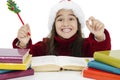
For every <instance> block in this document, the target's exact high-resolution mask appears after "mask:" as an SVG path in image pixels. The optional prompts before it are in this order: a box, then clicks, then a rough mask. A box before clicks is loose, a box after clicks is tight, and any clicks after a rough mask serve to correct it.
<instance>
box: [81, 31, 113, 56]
mask: <svg viewBox="0 0 120 80" xmlns="http://www.w3.org/2000/svg"><path fill="white" fill-rule="evenodd" d="M104 33H105V37H106V38H105V40H104V41H101V42H98V41H96V40H95V38H94V35H93V34H92V33H90V35H89V37H88V38H86V39H85V41H84V44H83V53H84V55H85V56H88V57H92V56H93V53H94V52H95V51H103V50H111V38H110V35H109V32H108V31H107V30H106V29H105V31H104Z"/></svg>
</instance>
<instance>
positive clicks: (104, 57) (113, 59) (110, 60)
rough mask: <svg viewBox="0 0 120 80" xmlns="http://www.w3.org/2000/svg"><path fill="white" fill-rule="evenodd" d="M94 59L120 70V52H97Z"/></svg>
mask: <svg viewBox="0 0 120 80" xmlns="http://www.w3.org/2000/svg"><path fill="white" fill-rule="evenodd" d="M94 59H95V60H96V61H100V62H103V63H106V64H108V65H111V66H114V67H117V68H120V50H106V51H97V52H95V53H94Z"/></svg>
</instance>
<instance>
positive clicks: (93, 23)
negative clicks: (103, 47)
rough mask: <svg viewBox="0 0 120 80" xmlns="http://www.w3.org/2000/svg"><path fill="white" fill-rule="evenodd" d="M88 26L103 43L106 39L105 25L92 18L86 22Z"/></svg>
mask: <svg viewBox="0 0 120 80" xmlns="http://www.w3.org/2000/svg"><path fill="white" fill-rule="evenodd" d="M86 25H87V27H88V29H89V30H90V32H91V33H93V34H94V35H95V38H96V39H97V41H103V40H104V39H105V34H104V24H103V23H102V22H100V21H99V20H97V19H95V18H94V17H90V18H89V19H88V20H87V21H86Z"/></svg>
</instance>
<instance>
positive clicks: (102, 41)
mask: <svg viewBox="0 0 120 80" xmlns="http://www.w3.org/2000/svg"><path fill="white" fill-rule="evenodd" d="M84 23H85V21H84V14H83V12H82V10H81V8H80V7H79V5H77V4H75V3H74V2H72V1H70V0H63V1H61V2H59V3H58V4H56V5H55V6H54V7H53V8H52V9H51V12H50V17H49V25H48V26H49V30H50V34H49V36H48V37H46V38H43V41H39V42H37V43H36V44H32V40H31V36H30V35H28V34H27V33H28V32H29V33H30V27H29V25H28V24H26V25H23V26H22V27H21V28H20V29H19V31H18V36H17V38H16V39H15V40H14V41H13V47H14V48H30V54H32V55H33V56H42V55H62V56H76V57H92V56H93V53H94V52H95V51H101V50H110V49H111V39H110V35H109V33H108V31H107V30H106V29H105V28H104V24H103V23H102V22H100V21H99V20H98V19H95V18H94V17H92V16H91V17H90V18H89V19H88V20H87V21H86V26H87V27H88V29H89V30H90V32H91V33H90V35H89V37H88V38H84V37H83V33H82V28H83V27H84V26H85V25H84Z"/></svg>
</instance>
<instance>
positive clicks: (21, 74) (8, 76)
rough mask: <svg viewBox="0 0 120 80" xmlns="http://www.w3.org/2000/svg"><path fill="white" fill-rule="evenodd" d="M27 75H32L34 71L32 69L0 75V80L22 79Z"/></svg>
mask: <svg viewBox="0 0 120 80" xmlns="http://www.w3.org/2000/svg"><path fill="white" fill-rule="evenodd" d="M29 75H34V70H33V69H32V68H29V69H28V70H18V71H11V72H8V73H3V74H0V80H6V79H11V78H18V77H24V76H29Z"/></svg>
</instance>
